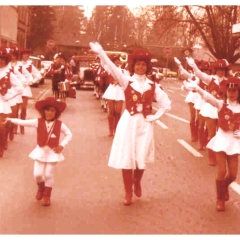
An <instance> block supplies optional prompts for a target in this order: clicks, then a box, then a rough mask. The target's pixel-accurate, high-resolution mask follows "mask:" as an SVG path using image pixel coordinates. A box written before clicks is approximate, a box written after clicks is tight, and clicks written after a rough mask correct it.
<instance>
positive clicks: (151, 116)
mask: <svg viewBox="0 0 240 240" xmlns="http://www.w3.org/2000/svg"><path fill="white" fill-rule="evenodd" d="M157 119H158V118H157V117H156V116H155V114H154V115H147V116H146V118H145V121H146V122H153V121H156V120H157Z"/></svg>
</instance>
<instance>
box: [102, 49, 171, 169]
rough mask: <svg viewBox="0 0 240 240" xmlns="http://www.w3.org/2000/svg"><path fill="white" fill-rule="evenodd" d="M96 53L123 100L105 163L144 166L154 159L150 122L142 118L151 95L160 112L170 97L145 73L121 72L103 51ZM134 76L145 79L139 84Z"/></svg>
mask: <svg viewBox="0 0 240 240" xmlns="http://www.w3.org/2000/svg"><path fill="white" fill-rule="evenodd" d="M99 57H100V59H101V64H102V66H103V67H104V69H106V70H107V71H108V73H110V74H111V75H112V76H113V77H114V79H117V80H118V82H119V83H120V84H121V86H122V87H123V89H124V91H125V102H126V108H125V110H124V112H123V114H122V115H121V118H120V120H119V122H118V125H117V129H116V133H115V136H114V139H113V144H112V148H111V152H110V156H109V161H108V166H110V167H113V168H117V169H136V168H137V167H138V168H139V169H145V167H146V163H149V162H151V163H153V162H154V161H155V149H154V136H153V123H152V122H147V121H145V116H146V115H147V113H149V114H150V113H151V111H152V101H153V99H154V98H155V100H156V102H157V104H158V107H159V109H161V111H162V113H164V112H165V111H167V110H170V109H171V101H170V99H169V98H168V96H167V94H166V93H165V92H164V91H163V90H161V89H160V88H159V86H157V85H156V84H155V83H154V82H153V81H151V80H150V79H148V78H146V76H145V75H143V76H139V75H137V74H134V75H133V76H132V77H131V76H129V75H127V74H123V73H122V70H121V69H120V68H118V67H117V66H116V65H115V64H114V63H113V62H112V61H111V60H110V59H109V58H108V57H107V56H106V54H105V53H102V54H100V55H99ZM137 79H138V80H140V81H145V82H144V85H143V86H141V85H140V83H139V82H138V80H137ZM133 133H136V134H133ZM137 133H138V134H137Z"/></svg>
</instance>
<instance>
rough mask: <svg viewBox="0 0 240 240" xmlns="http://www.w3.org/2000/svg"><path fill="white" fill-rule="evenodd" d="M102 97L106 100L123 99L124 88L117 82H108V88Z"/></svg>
mask: <svg viewBox="0 0 240 240" xmlns="http://www.w3.org/2000/svg"><path fill="white" fill-rule="evenodd" d="M102 97H103V98H104V99H108V100H115V101H120V100H122V101H125V95H124V90H123V89H122V87H121V86H119V85H118V84H117V85H114V84H109V86H108V88H107V89H106V91H105V93H104V94H103V96H102Z"/></svg>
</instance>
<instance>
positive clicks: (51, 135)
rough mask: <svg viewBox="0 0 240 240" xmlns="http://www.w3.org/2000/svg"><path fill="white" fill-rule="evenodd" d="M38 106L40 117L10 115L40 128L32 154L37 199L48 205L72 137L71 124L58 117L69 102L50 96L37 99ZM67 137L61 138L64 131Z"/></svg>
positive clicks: (14, 121) (25, 125)
mask: <svg viewBox="0 0 240 240" xmlns="http://www.w3.org/2000/svg"><path fill="white" fill-rule="evenodd" d="M35 108H36V109H37V111H38V112H39V113H40V115H41V117H40V118H35V119H29V120H22V119H17V118H6V122H8V121H10V122H12V123H14V124H17V125H20V126H24V127H34V128H36V129H37V146H36V147H35V148H34V149H33V151H32V152H31V153H30V154H29V157H30V158H32V159H33V160H34V161H35V162H34V171H33V174H34V178H35V180H36V182H37V185H38V190H37V194H36V199H37V200H41V199H42V200H43V205H44V206H49V205H50V204H51V201H50V197H51V192H52V187H53V171H54V168H55V167H56V165H57V163H58V162H60V161H63V160H64V159H65V158H64V156H63V154H62V150H63V149H64V147H66V145H67V144H68V143H69V141H70V140H71V139H72V133H71V131H70V130H69V129H68V127H67V126H66V125H65V124H64V123H63V122H61V121H60V120H59V119H58V118H59V117H60V115H61V113H62V112H63V111H64V110H65V108H66V103H64V102H60V101H57V100H56V98H54V97H47V98H46V99H44V100H40V101H38V102H36V104H35ZM61 133H62V134H63V135H64V138H63V139H62V141H61V142H60V134H61Z"/></svg>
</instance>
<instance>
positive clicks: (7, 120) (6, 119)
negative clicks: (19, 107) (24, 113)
mask: <svg viewBox="0 0 240 240" xmlns="http://www.w3.org/2000/svg"><path fill="white" fill-rule="evenodd" d="M7 122H11V118H5V121H4V122H3V124H6V123H7Z"/></svg>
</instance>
